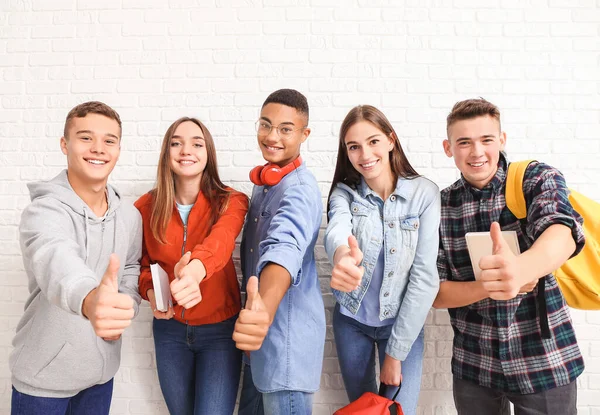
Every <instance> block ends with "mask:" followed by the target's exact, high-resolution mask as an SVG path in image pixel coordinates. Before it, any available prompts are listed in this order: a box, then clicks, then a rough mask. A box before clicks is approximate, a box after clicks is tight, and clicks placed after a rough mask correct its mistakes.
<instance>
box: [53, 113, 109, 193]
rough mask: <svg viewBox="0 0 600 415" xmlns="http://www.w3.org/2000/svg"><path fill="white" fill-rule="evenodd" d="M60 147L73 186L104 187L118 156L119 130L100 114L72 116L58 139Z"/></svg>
mask: <svg viewBox="0 0 600 415" xmlns="http://www.w3.org/2000/svg"><path fill="white" fill-rule="evenodd" d="M60 148H61V150H62V152H63V154H65V155H66V156H67V168H68V170H67V171H68V176H69V181H70V182H71V184H72V185H74V186H77V184H82V185H85V186H90V185H91V186H94V185H101V186H105V185H106V182H107V181H108V176H109V174H110V173H111V172H112V170H113V168H114V167H115V164H116V162H117V160H118V159H119V155H120V154H121V127H119V124H118V123H117V121H115V120H113V119H111V118H108V117H106V116H104V115H100V114H95V113H89V114H88V115H86V116H85V117H75V118H73V119H72V120H71V121H70V123H69V125H68V129H67V134H66V135H65V137H62V138H61V139H60ZM75 183H77V184H75Z"/></svg>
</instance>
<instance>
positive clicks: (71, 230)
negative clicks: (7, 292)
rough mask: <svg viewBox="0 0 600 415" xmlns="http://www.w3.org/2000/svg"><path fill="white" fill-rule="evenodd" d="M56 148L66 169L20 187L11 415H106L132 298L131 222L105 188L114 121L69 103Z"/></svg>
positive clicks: (93, 108)
mask: <svg viewBox="0 0 600 415" xmlns="http://www.w3.org/2000/svg"><path fill="white" fill-rule="evenodd" d="M60 146H61V149H62V152H63V153H64V154H65V155H66V156H67V164H68V168H67V169H66V170H64V171H63V172H61V173H60V174H59V175H58V176H56V177H55V178H53V179H52V180H50V181H47V182H38V183H32V184H29V186H28V187H29V191H30V193H31V204H30V205H29V206H27V208H25V210H24V211H23V215H22V217H21V224H20V227H19V232H20V241H21V250H22V254H23V263H24V265H25V271H26V273H27V276H28V278H29V292H30V295H29V298H28V299H27V302H26V303H25V313H24V315H23V317H22V318H21V321H20V322H19V324H18V326H17V330H16V331H17V332H16V335H15V337H14V340H13V346H14V350H13V351H12V353H11V355H10V368H11V372H12V384H13V392H12V405H11V413H12V414H13V415H16V414H27V415H32V414H44V415H48V414H51V415H53V414H57V415H58V414H60V415H64V414H71V413H73V414H86V415H93V414H108V412H109V408H110V401H111V398H112V387H113V381H112V379H113V377H114V375H115V373H116V372H117V370H118V368H119V363H120V357H121V356H120V355H121V340H120V339H121V334H122V333H123V331H124V330H125V328H126V327H128V326H129V325H130V324H131V319H132V318H133V317H134V316H135V315H136V314H137V311H138V306H139V303H140V300H141V299H140V295H139V294H138V276H139V272H140V266H139V260H140V256H141V250H142V248H141V246H142V227H141V217H140V214H139V212H138V211H137V209H135V208H134V207H133V205H130V204H129V203H122V201H121V195H120V194H119V192H118V191H117V190H116V189H115V188H113V187H112V186H110V185H107V180H108V175H109V174H110V172H111V171H112V169H113V168H114V166H115V163H116V162H117V159H118V157H119V154H120V147H121V120H120V118H119V115H118V114H117V113H116V112H115V111H114V110H113V109H112V108H110V107H108V106H107V105H106V104H103V103H100V102H87V103H84V104H81V105H78V106H77V107H75V108H73V109H72V110H71V111H70V112H69V114H68V115H67V119H66V122H65V132H64V137H62V138H61V140H60Z"/></svg>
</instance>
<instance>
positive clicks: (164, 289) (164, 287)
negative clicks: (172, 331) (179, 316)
mask: <svg viewBox="0 0 600 415" xmlns="http://www.w3.org/2000/svg"><path fill="white" fill-rule="evenodd" d="M150 272H151V273H152V285H153V286H154V296H155V297H156V309H157V310H158V311H163V312H164V311H167V310H168V309H169V307H170V306H172V305H173V302H172V301H171V289H170V288H169V275H168V274H167V272H166V271H165V270H164V269H162V267H161V266H160V265H158V264H151V265H150Z"/></svg>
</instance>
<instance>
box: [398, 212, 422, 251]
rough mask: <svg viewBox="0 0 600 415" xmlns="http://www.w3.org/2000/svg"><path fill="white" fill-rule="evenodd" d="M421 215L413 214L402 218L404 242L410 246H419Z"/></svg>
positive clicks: (401, 226) (401, 227)
mask: <svg viewBox="0 0 600 415" xmlns="http://www.w3.org/2000/svg"><path fill="white" fill-rule="evenodd" d="M419 226H420V224H419V217H418V216H411V217H406V218H403V219H401V220H400V229H401V230H402V243H403V244H404V245H405V246H408V247H410V248H413V249H414V248H415V247H416V246H417V240H418V237H419Z"/></svg>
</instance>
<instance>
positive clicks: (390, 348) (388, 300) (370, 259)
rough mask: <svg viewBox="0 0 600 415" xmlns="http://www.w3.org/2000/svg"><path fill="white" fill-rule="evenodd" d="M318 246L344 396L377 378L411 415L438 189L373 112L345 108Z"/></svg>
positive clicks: (432, 272) (432, 267)
mask: <svg viewBox="0 0 600 415" xmlns="http://www.w3.org/2000/svg"><path fill="white" fill-rule="evenodd" d="M327 215H328V219H329V223H328V226H327V230H326V232H325V249H326V251H327V254H328V256H329V260H330V261H331V263H332V265H333V272H332V276H331V287H332V288H333V293H334V295H335V298H336V300H337V305H336V307H335V310H334V315H333V331H334V335H335V340H336V347H337V352H338V359H339V362H340V367H341V372H342V377H343V379H344V385H345V387H346V391H347V394H348V398H349V399H350V400H351V401H353V400H355V399H357V398H358V397H359V396H360V395H362V394H363V393H365V392H375V393H377V391H378V388H377V380H376V363H375V348H376V347H377V350H378V355H379V365H380V382H381V384H382V385H387V386H388V387H387V388H385V389H386V392H385V394H386V396H388V397H390V398H391V397H392V396H393V395H394V393H395V392H396V391H397V389H398V387H399V386H400V384H401V383H402V388H401V391H400V393H399V394H398V397H397V401H398V402H400V404H401V405H402V407H403V411H404V413H405V414H407V415H410V414H415V413H416V407H417V401H418V396H419V390H420V386H421V372H422V363H423V349H424V343H423V325H424V324H425V319H426V317H427V313H428V312H429V309H430V308H431V305H432V303H433V300H434V299H435V297H436V294H437V292H438V288H439V278H438V273H437V267H436V259H437V252H438V243H439V234H438V226H439V222H440V193H439V189H438V187H437V186H436V185H435V184H434V183H433V182H431V181H430V180H428V179H425V178H424V177H421V176H419V175H418V174H417V172H416V171H415V170H414V169H413V168H412V166H411V165H410V163H409V162H408V160H407V158H406V156H405V154H404V151H403V150H402V147H401V145H400V141H399V140H398V136H397V135H396V133H395V131H394V129H393V127H392V125H391V124H390V122H389V121H388V119H387V118H386V117H385V115H384V114H383V113H382V112H381V111H379V110H378V109H377V108H375V107H372V106H369V105H362V106H357V107H355V108H353V109H352V110H351V111H350V112H349V113H348V115H347V116H346V118H345V119H344V121H343V123H342V126H341V129H340V141H339V148H338V157H337V165H336V168H335V175H334V178H333V183H332V185H331V190H330V192H329V200H328V210H327Z"/></svg>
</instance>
